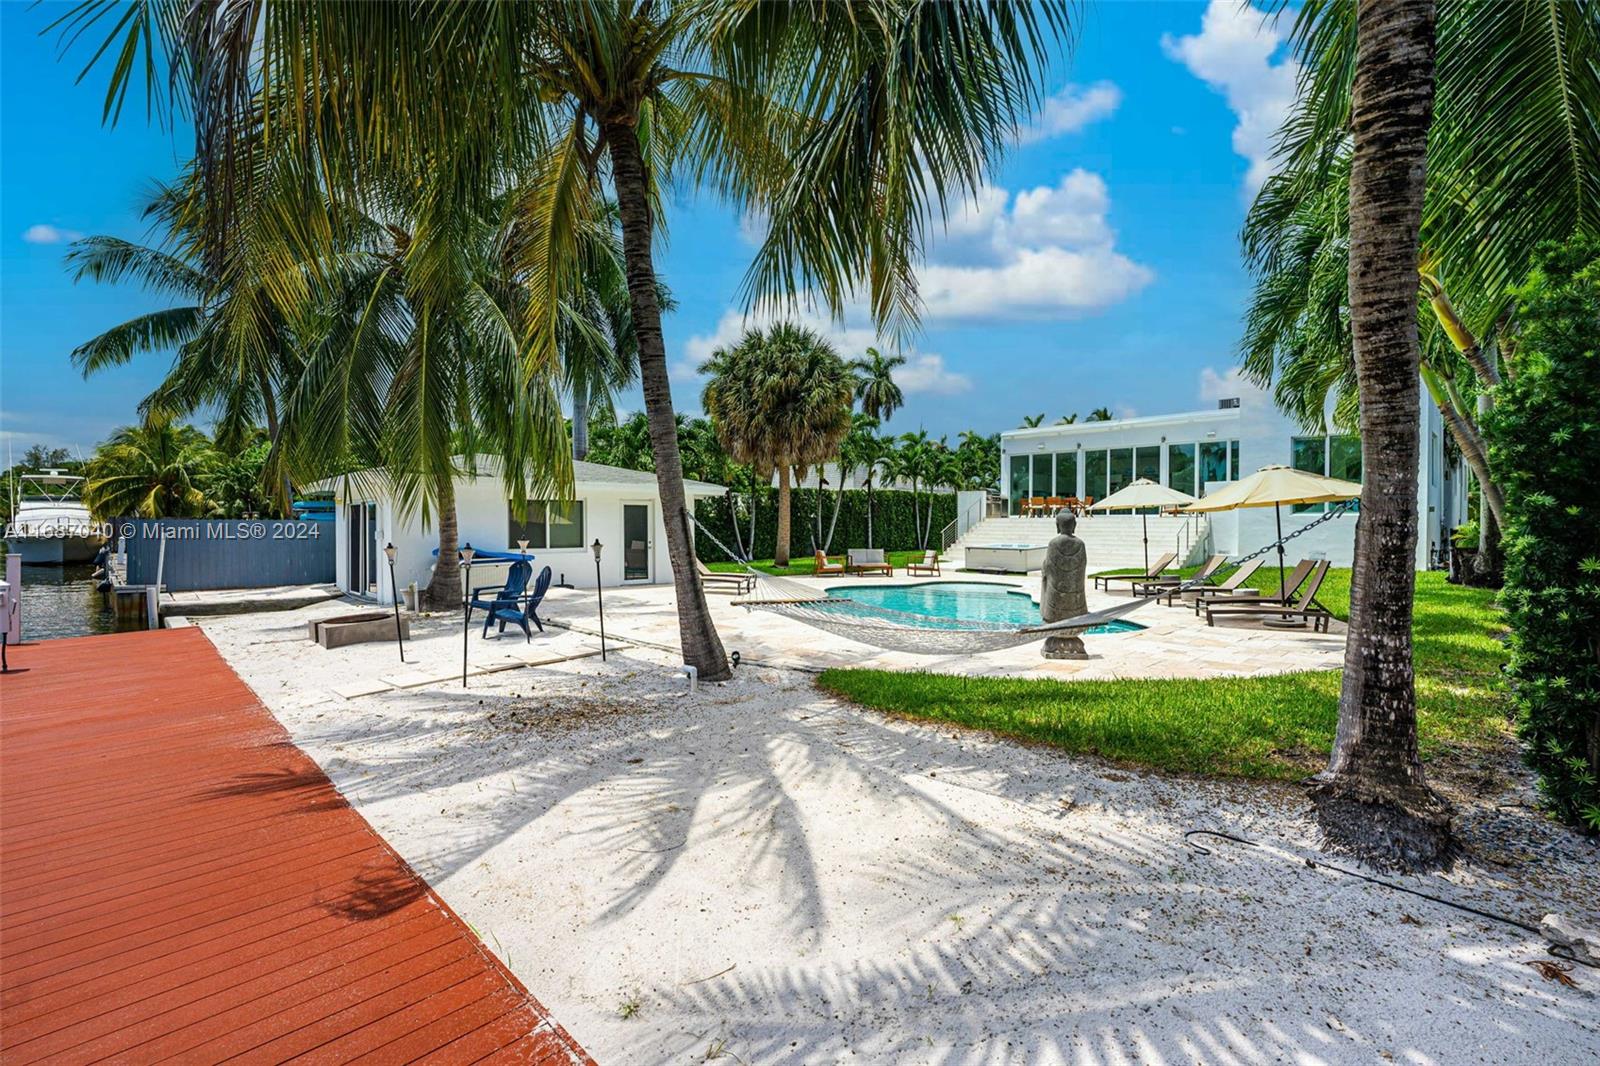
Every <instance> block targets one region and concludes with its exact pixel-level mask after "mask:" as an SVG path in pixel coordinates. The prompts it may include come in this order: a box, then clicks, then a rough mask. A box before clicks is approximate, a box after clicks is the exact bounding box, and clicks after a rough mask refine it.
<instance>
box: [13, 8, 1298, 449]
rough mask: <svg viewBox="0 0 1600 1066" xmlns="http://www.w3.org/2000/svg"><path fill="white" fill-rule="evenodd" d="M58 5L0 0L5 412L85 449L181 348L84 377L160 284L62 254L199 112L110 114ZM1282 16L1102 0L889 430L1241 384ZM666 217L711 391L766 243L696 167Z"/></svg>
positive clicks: (937, 267)
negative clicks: (75, 364)
mask: <svg viewBox="0 0 1600 1066" xmlns="http://www.w3.org/2000/svg"><path fill="white" fill-rule="evenodd" d="M51 17H53V13H52V11H51V10H50V9H49V8H48V7H46V8H33V7H31V6H29V5H24V4H18V3H9V4H0V435H3V439H4V441H5V442H7V443H9V444H10V445H11V446H12V447H15V448H16V449H17V450H18V451H20V450H21V449H22V448H24V447H26V446H27V445H28V444H29V443H33V442H35V441H42V442H47V443H50V444H59V445H66V446H69V447H73V448H76V449H82V450H83V451H84V452H85V453H87V452H88V451H89V450H90V449H92V447H93V445H94V443H95V442H96V441H97V440H99V439H101V438H103V437H104V436H105V435H106V434H107V433H108V432H109V431H110V430H111V429H112V428H114V427H115V426H117V425H119V424H124V423H126V422H129V421H131V420H132V419H133V418H134V408H135V405H136V404H137V402H138V400H139V398H140V397H142V396H143V395H144V394H145V393H146V392H148V391H149V389H150V388H151V387H152V386H153V385H154V383H155V382H156V381H157V380H158V379H159V378H160V377H161V375H162V373H163V372H164V370H165V369H166V366H167V362H168V360H167V358H166V357H165V356H152V357H149V358H147V359H144V360H142V361H139V362H136V363H135V364H132V365H129V366H127V367H123V368H119V369H116V370H112V371H108V372H105V373H102V374H100V375H97V376H96V377H94V378H93V379H91V380H88V381H85V380H84V379H83V378H82V377H80V376H79V375H78V374H77V373H76V372H75V371H74V370H73V369H72V366H71V363H70V361H69V353H70V352H71V351H72V349H73V348H74V347H75V346H77V345H78V344H80V343H82V342H83V341H84V340H86V339H88V338H89V337H91V336H94V335H95V334H96V333H98V332H99V331H101V330H103V329H105V328H106V327H108V326H111V325H114V324H115V323H117V322H120V321H123V320H125V319H127V318H129V317H132V316H133V315H135V314H139V313H142V312H144V311H148V310H151V309H153V307H154V306H155V305H154V304H153V303H152V298H151V297H150V296H149V295H148V294H145V293H142V292H140V291H139V290H138V289H136V288H113V287H108V286H101V285H95V284H93V283H89V282H86V283H84V284H81V285H74V284H73V283H72V281H71V279H70V278H69V277H68V275H67V274H66V272H65V270H64V269H63V268H62V265H61V260H62V255H63V254H64V252H65V251H66V248H67V243H68V242H70V241H71V240H72V239H74V238H75V236H77V235H81V234H113V235H117V236H123V237H128V238H134V239H143V238H144V237H145V236H146V230H145V226H144V223H143V222H142V221H141V219H140V217H139V212H138V208H139V204H140V200H141V196H142V194H143V193H144V191H145V190H146V189H147V188H148V187H149V184H150V182H151V180H152V179H165V178H169V177H171V176H172V175H173V174H174V173H176V171H177V168H178V166H179V165H180V164H181V162H182V161H183V159H184V157H185V156H186V154H187V150H188V147H189V144H188V138H189V133H188V131H187V130H186V129H181V128H180V129H178V130H176V131H167V132H163V131H162V130H161V129H159V128H158V127H156V126H154V125H151V124H147V123H146V122H145V118H144V112H143V108H142V105H135V104H134V103H132V102H130V105H129V107H128V109H127V110H126V111H125V112H124V116H123V118H122V121H121V123H120V124H119V125H118V126H117V127H116V128H114V129H106V128H104V127H103V126H102V125H101V122H100V108H101V85H102V83H101V82H100V81H99V75H98V73H96V74H91V75H90V78H89V79H88V80H87V81H86V82H85V83H84V84H82V85H75V84H74V79H75V78H76V75H77V71H78V63H79V62H80V61H81V57H80V56H79V55H78V54H76V53H75V54H74V55H73V56H72V57H69V58H68V59H67V60H66V61H58V59H57V56H56V50H55V47H54V40H53V38H51V37H40V36H37V33H38V31H39V30H40V29H41V28H42V27H43V26H45V25H46V24H47V23H48V22H49V20H50V18H51ZM1280 36H1281V28H1277V29H1275V28H1274V27H1273V26H1271V25H1269V24H1264V23H1263V20H1262V17H1261V16H1260V14H1259V13H1257V12H1253V11H1250V10H1249V9H1243V10H1241V9H1240V8H1239V6H1238V5H1237V4H1235V3H1234V2H1233V0H1211V2H1210V4H1209V5H1207V4H1202V3H1143V2H1115V0H1113V2H1100V3H1095V4H1091V5H1090V6H1089V7H1088V8H1087V9H1086V10H1085V11H1084V18H1083V22H1082V33H1081V37H1080V41H1079V45H1078V48H1077V49H1076V51H1075V53H1074V54H1073V56H1071V57H1070V59H1069V60H1067V61H1065V62H1063V63H1062V64H1060V65H1059V66H1058V67H1057V69H1056V70H1055V71H1054V72H1053V75H1052V83H1051V88H1052V91H1053V95H1052V97H1051V100H1050V102H1049V104H1048V105H1047V106H1046V108H1045V109H1044V111H1043V113H1042V114H1041V116H1040V119H1039V121H1038V123H1036V125H1035V126H1034V127H1033V128H1032V129H1030V130H1028V131H1027V132H1026V133H1025V134H1024V136H1023V137H1022V138H1021V141H1022V143H1020V144H1019V145H1018V146H1017V148H1016V149H1015V150H1014V151H1013V152H1012V153H1011V154H1010V155H1009V156H1008V157H1007V159H1006V161H1005V163H1004V164H1003V166H1002V167H1001V168H1000V170H999V171H998V172H997V174H996V175H995V176H994V181H993V184H992V185H991V186H990V187H989V188H986V189H985V190H983V192H982V193H981V194H980V195H979V196H978V197H976V198H975V199H974V200H973V201H972V202H969V203H966V204H962V205H959V206H958V207H957V209H956V210H955V211H954V212H953V213H952V217H951V219H950V220H949V226H948V230H947V232H944V233H942V234H941V235H940V237H939V238H938V239H937V240H935V241H934V242H933V244H932V245H931V247H930V248H929V255H928V261H927V263H926V265H925V266H924V268H923V270H922V275H921V276H922V284H923V292H924V296H925V298H926V301H927V313H926V316H925V321H924V328H923V329H922V330H921V332H920V333H919V334H918V335H917V336H916V337H915V338H913V339H912V342H911V344H910V345H909V346H908V349H907V350H906V351H905V353H904V354H906V355H907V356H908V358H909V359H910V360H911V366H910V367H908V369H907V372H906V373H905V374H904V377H903V380H902V384H903V386H904V387H905V389H906V392H907V394H908V395H907V405H906V408H905V409H904V410H903V411H902V412H900V413H898V414H896V415H895V417H894V419H893V421H892V422H891V423H890V426H889V428H890V429H891V430H894V431H907V430H912V429H915V428H918V427H923V428H926V429H927V430H928V431H929V432H931V433H933V434H934V435H936V436H937V435H939V434H949V435H951V436H952V437H953V436H954V435H955V434H956V433H957V432H959V431H960V430H962V429H967V428H976V429H979V430H982V431H985V432H993V431H997V430H1000V429H1006V428H1010V427H1012V426H1015V425H1017V424H1018V423H1019V422H1020V420H1021V418H1022V416H1023V415H1025V414H1036V413H1040V412H1044V413H1046V414H1047V415H1048V416H1049V417H1048V421H1054V420H1055V418H1056V417H1057V416H1059V415H1061V414H1065V413H1068V412H1072V411H1077V412H1079V413H1084V412H1087V411H1089V410H1090V409H1092V408H1095V407H1098V406H1102V405H1104V406H1107V407H1110V408H1111V409H1112V410H1114V411H1117V412H1119V413H1124V414H1134V413H1137V414H1156V413H1161V412H1163V411H1173V410H1182V409H1187V408H1191V407H1195V406H1209V405H1210V404H1211V403H1212V402H1213V401H1214V400H1215V399H1216V398H1217V397H1218V396H1221V395H1234V394H1237V392H1238V391H1239V390H1238V387H1237V383H1236V382H1234V381H1233V380H1232V379H1230V378H1229V377H1228V375H1229V371H1230V368H1231V367H1232V366H1233V364H1234V362H1235V358H1234V353H1235V351H1236V347H1237V343H1238V339H1239V333H1240V314H1241V311H1242V309H1243V307H1244V303H1245V299H1246V296H1247V294H1248V279H1247V277H1246V276H1245V273H1244V271H1243V269H1242V267H1241V264H1240V259H1239V250H1238V229H1239V224H1240V222H1241V221H1242V219H1243V214H1244V209H1245V205H1246V204H1247V202H1248V198H1249V194H1250V193H1251V192H1252V191H1253V190H1254V188H1255V186H1256V185H1257V184H1259V182H1260V180H1261V179H1262V178H1263V177H1264V176H1265V174H1266V173H1268V171H1269V167H1270V160H1269V158H1268V145H1269V144H1270V137H1271V132H1272V130H1273V129H1275V128H1276V125H1277V123H1278V121H1280V120H1281V117H1282V115H1283V112H1284V109H1285V108H1286V107H1287V105H1288V102H1289V99H1290V96H1291V94H1292V86H1293V74H1294V71H1293V66H1292V60H1288V59H1286V58H1284V56H1283V47H1282V44H1281V41H1280V40H1279V37H1280ZM668 225H669V235H668V243H667V244H666V246H665V247H664V248H663V249H662V250H661V252H660V254H659V256H658V264H659V267H660V269H661V273H662V275H663V277H664V278H665V280H666V281H667V283H668V284H669V285H670V286H671V287H672V290H673V292H674V294H675V295H676V297H677V300H678V303H679V308H678V310H677V312H676V313H675V314H674V315H672V316H671V317H670V318H669V319H668V320H667V323H666V332H667V345H668V354H669V358H670V359H671V360H672V363H673V376H674V397H675V400H676V401H677V405H678V406H679V408H680V409H685V410H698V406H699V392H700V382H699V380H698V378H697V376H696V375H695V373H694V367H695V366H696V365H697V364H698V361H699V359H701V358H703V357H704V356H705V355H706V354H707V353H708V352H709V351H710V350H711V349H712V348H713V347H715V346H716V344H718V343H721V342H724V341H727V340H731V339H734V338H736V337H737V335H738V332H739V330H740V328H741V325H742V324H743V321H744V320H743V317H742V309H741V308H739V307H738V306H737V304H736V303H735V301H736V300H737V294H738V290H739V283H740V280H741V278H742V276H743V273H744V270H745V268H746V267H747V266H748V264H749V260H750V255H751V253H752V251H753V247H754V245H753V244H752V243H751V232H750V226H749V225H748V224H747V223H745V224H742V220H741V219H739V218H738V217H737V216H736V215H734V214H733V213H732V212H731V211H729V210H728V209H727V208H725V207H724V206H722V205H721V204H719V203H717V202H715V201H714V200H713V199H710V198H708V197H699V196H696V195H695V194H694V192H693V191H692V190H684V191H682V192H680V193H679V194H678V196H677V200H676V203H675V204H674V205H673V209H672V213H671V215H670V217H669V219H668ZM817 324H818V325H819V326H823V327H826V328H827V329H828V330H829V332H830V333H831V334H832V336H833V337H834V338H835V340H836V342H837V343H838V344H839V345H840V347H841V350H842V351H843V353H844V354H845V355H847V356H850V355H855V354H859V352H860V350H861V349H862V348H863V347H864V346H865V345H866V344H869V343H873V336H872V331H871V330H870V328H868V325H867V323H866V322H865V321H864V320H863V318H862V316H860V315H859V314H858V313H854V312H852V313H849V314H847V315H846V318H845V320H844V321H843V322H824V321H819V322H818V323H817ZM880 347H882V345H880ZM638 405H639V401H638V398H637V396H624V397H622V398H621V403H620V406H621V407H623V408H624V409H629V408H636V407H637V406H638ZM3 460H4V455H3V454H0V461H3Z"/></svg>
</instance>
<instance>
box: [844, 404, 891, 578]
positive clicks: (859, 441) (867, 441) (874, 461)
mask: <svg viewBox="0 0 1600 1066" xmlns="http://www.w3.org/2000/svg"><path fill="white" fill-rule="evenodd" d="M863 417H865V416H863ZM850 447H851V449H852V451H853V452H854V453H855V461H856V463H857V464H858V465H860V466H861V467H862V468H863V469H864V470H865V471H866V474H865V476H864V478H863V480H862V486H863V487H864V488H865V489H866V490H867V547H869V548H872V547H875V546H876V544H875V542H874V541H873V538H872V523H873V515H874V507H873V499H872V487H873V484H874V482H876V481H877V477H878V472H879V471H880V470H887V469H888V467H889V464H890V462H891V460H892V457H893V455H894V441H893V440H891V439H888V438H885V437H880V436H878V434H877V430H876V428H875V427H874V428H873V430H872V431H871V432H868V433H863V434H862V435H861V436H860V437H859V438H856V439H855V440H854V441H853V442H852V443H851V445H850Z"/></svg>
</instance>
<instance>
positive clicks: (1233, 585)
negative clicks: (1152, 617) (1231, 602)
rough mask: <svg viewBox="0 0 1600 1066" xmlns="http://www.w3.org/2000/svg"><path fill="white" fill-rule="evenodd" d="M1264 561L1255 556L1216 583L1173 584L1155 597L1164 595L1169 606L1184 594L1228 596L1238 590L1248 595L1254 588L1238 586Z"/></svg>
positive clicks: (1159, 597)
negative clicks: (1185, 585) (1188, 586)
mask: <svg viewBox="0 0 1600 1066" xmlns="http://www.w3.org/2000/svg"><path fill="white" fill-rule="evenodd" d="M1265 561H1266V560H1265V559H1262V558H1259V557H1257V558H1255V559H1251V560H1250V561H1249V562H1245V563H1240V564H1239V565H1238V566H1237V567H1235V568H1234V571H1233V573H1231V574H1229V575H1228V576H1227V578H1226V579H1225V580H1223V581H1222V582H1220V583H1218V584H1215V585H1195V586H1192V587H1190V588H1184V587H1183V586H1182V585H1174V586H1172V587H1171V588H1167V589H1164V590H1162V591H1160V592H1157V593H1156V598H1157V599H1161V598H1163V597H1164V598H1165V599H1166V603H1167V606H1168V607H1171V606H1172V605H1173V604H1175V603H1177V602H1178V597H1179V596H1185V595H1189V594H1193V595H1194V596H1195V597H1197V598H1204V597H1207V596H1228V595H1231V594H1233V593H1234V592H1240V593H1244V594H1246V595H1248V594H1249V593H1250V592H1253V591H1254V590H1253V589H1250V590H1247V589H1241V588H1240V587H1239V586H1240V585H1242V584H1244V583H1245V581H1247V580H1248V579H1249V577H1250V575H1251V574H1253V573H1255V572H1256V571H1257V570H1260V569H1261V564H1262V563H1264V562H1265Z"/></svg>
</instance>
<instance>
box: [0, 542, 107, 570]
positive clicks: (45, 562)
mask: <svg viewBox="0 0 1600 1066" xmlns="http://www.w3.org/2000/svg"><path fill="white" fill-rule="evenodd" d="M104 543H105V538H104V537H76V536H69V537H7V538H6V551H7V552H8V553H10V554H12V555H16V556H18V557H20V558H21V559H22V562H23V564H24V565H27V566H66V565H68V564H69V563H87V562H90V561H91V560H93V559H94V554H95V552H97V551H99V550H100V546H101V545H102V544H104Z"/></svg>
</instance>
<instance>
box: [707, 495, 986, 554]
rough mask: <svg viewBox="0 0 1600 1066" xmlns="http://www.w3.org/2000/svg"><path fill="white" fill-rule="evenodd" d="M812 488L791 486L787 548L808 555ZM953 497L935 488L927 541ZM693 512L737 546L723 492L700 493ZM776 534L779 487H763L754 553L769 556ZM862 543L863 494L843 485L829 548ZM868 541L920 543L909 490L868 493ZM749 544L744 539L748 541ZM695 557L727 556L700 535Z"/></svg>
mask: <svg viewBox="0 0 1600 1066" xmlns="http://www.w3.org/2000/svg"><path fill="white" fill-rule="evenodd" d="M816 496H817V490H816V489H814V488H813V489H794V490H793V492H792V496H791V503H790V507H791V509H792V510H791V513H790V532H789V554H790V555H791V556H794V557H797V558H798V557H809V556H810V555H811V550H812V549H811V530H812V529H813V528H814V527H813V523H812V516H813V515H814V514H815V511H814V510H813V506H814V503H815V500H816ZM833 498H834V493H833V492H832V491H824V492H823V494H822V532H823V535H824V536H826V535H827V532H828V521H829V519H830V518H831V517H832V515H833ZM746 499H747V496H746V495H741V496H740V497H739V516H740V519H741V521H742V525H741V526H740V528H741V529H742V530H743V531H744V532H745V534H746V536H748V535H749V531H750V512H749V511H748V510H746V509H745V501H746ZM921 508H922V515H923V521H927V513H928V496H927V494H926V493H924V494H922V497H921ZM955 517H956V498H955V494H954V493H949V492H944V493H935V494H934V496H933V525H932V527H931V529H930V530H929V532H928V546H929V547H931V548H937V547H938V546H939V543H938V542H939V533H940V531H941V530H943V529H944V527H945V526H947V525H949V524H950V523H951V522H953V521H955ZM695 518H696V519H698V520H699V522H700V524H701V525H703V526H705V527H706V529H708V530H710V531H711V533H712V534H713V535H714V536H715V537H716V538H717V539H718V540H720V541H722V542H723V543H725V544H726V545H728V547H729V548H736V547H737V546H738V542H737V541H736V540H734V536H733V528H732V525H731V523H730V521H729V517H728V499H727V497H725V496H724V497H718V498H713V499H702V500H699V501H697V503H696V504H695ZM777 540H778V490H776V489H768V490H766V491H764V492H763V493H762V494H761V499H760V501H759V502H758V504H757V507H756V550H755V555H754V557H755V558H757V559H771V558H772V557H773V555H774V554H775V549H776V547H777ZM866 546H867V494H866V493H865V492H864V491H862V490H860V489H847V490H845V494H844V502H843V503H842V504H840V506H839V524H838V525H837V526H835V527H834V531H833V542H832V544H830V545H829V547H828V551H829V552H830V553H832V554H834V555H841V554H843V553H844V551H845V549H846V548H864V547H866ZM872 546H873V547H874V548H883V549H885V550H888V551H913V550H915V549H917V548H919V547H921V543H920V537H919V536H918V531H917V529H916V525H915V522H914V521H913V518H912V506H911V493H909V492H886V491H883V490H881V489H880V490H875V491H874V492H873V493H872ZM747 548H748V543H747ZM696 550H697V551H698V552H699V555H700V558H701V559H703V560H705V561H706V562H708V563H720V562H726V561H728V560H729V559H730V558H731V556H729V555H728V554H727V553H726V552H724V551H723V550H722V549H721V548H719V547H718V546H717V545H716V544H715V543H713V542H712V540H711V538H709V537H701V538H700V539H699V542H698V543H697V545H696Z"/></svg>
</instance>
